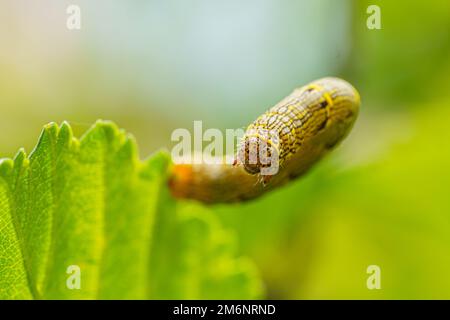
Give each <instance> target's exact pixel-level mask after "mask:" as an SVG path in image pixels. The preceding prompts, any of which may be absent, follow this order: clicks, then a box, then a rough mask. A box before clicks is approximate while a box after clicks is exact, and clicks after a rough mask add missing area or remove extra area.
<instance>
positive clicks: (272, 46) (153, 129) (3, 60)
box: [0, 0, 450, 299]
mask: <svg viewBox="0 0 450 320" xmlns="http://www.w3.org/2000/svg"><path fill="white" fill-rule="evenodd" d="M69 4H77V5H79V6H80V8H81V19H82V26H81V30H72V31H71V30H68V29H67V28H66V19H67V17H68V15H67V13H66V8H67V6H68V5H69ZM371 4H377V5H379V6H380V8H381V23H382V29H381V30H369V29H368V28H367V27H366V19H367V18H368V16H369V15H368V14H367V13H366V9H367V7H368V6H369V5H371ZM0 21H1V22H0V26H1V27H0V70H1V72H0V129H1V131H0V157H3V156H13V155H14V153H15V152H16V151H17V150H18V148H19V147H22V146H24V147H26V149H27V150H28V151H29V150H30V149H31V148H32V147H33V146H34V144H35V142H36V139H37V136H38V134H39V132H40V129H41V127H42V125H43V124H45V123H47V122H50V121H57V122H60V121H62V120H68V121H69V122H71V124H72V125H73V126H74V128H75V131H76V132H77V133H78V134H81V133H82V132H84V131H85V130H86V129H87V128H88V127H89V126H90V125H91V124H92V123H93V122H94V121H95V120H96V119H99V118H101V119H108V120H113V121H115V122H117V123H118V124H119V125H120V126H121V127H123V128H126V130H127V131H129V132H132V133H133V134H134V135H135V136H136V138H137V140H138V143H139V146H140V153H141V156H142V158H145V157H147V156H148V155H149V154H150V153H152V152H154V151H156V150H157V149H159V148H161V147H166V148H171V147H172V146H173V145H174V143H172V142H171V141H170V134H171V132H172V131H173V130H174V129H176V128H180V127H181V128H188V129H190V128H192V122H193V120H203V127H204V128H213V127H215V128H220V129H225V128H239V127H243V126H245V125H246V124H248V123H249V122H250V121H252V120H253V119H254V118H255V117H257V116H258V115H259V114H260V113H262V112H263V111H264V110H266V109H267V108H268V107H270V106H271V105H273V104H274V103H276V102H278V101H279V100H280V99H281V98H282V97H284V96H286V95H287V94H288V93H289V92H290V91H291V90H292V89H293V88H294V87H297V86H300V85H303V84H305V83H307V82H309V81H311V80H314V79H316V78H320V77H323V76H340V77H343V78H344V79H346V80H348V81H350V82H351V83H352V84H354V86H355V87H356V88H357V89H358V90H359V91H360V94H361V97H362V108H361V114H360V118H359V119H358V121H357V124H356V126H355V128H354V130H353V132H352V133H351V135H350V137H349V138H348V139H347V140H346V141H345V142H344V143H343V144H342V145H341V147H340V148H338V150H337V151H336V152H334V153H333V154H332V155H331V156H330V157H328V158H327V159H326V160H325V161H323V162H322V163H321V164H320V165H319V166H317V167H316V168H315V169H314V170H313V171H312V172H311V173H310V174H308V175H307V176H306V177H305V178H303V179H300V180H299V181H296V182H295V183H293V184H291V185H289V186H288V187H285V188H283V189H281V190H277V191H275V192H274V193H273V194H270V195H268V196H265V197H264V198H262V199H261V200H257V201H254V202H250V203H247V204H238V205H232V206H223V205H222V206H216V207H214V208H213V210H214V211H215V212H216V213H217V215H218V216H219V217H220V218H221V220H222V223H223V224H224V225H225V226H227V227H228V228H229V229H231V230H234V232H235V233H236V236H237V238H238V239H239V246H240V250H241V252H242V253H244V254H246V255H248V256H250V257H251V258H252V259H253V260H254V261H255V262H256V264H257V266H258V267H259V269H260V272H261V274H262V277H263V280H264V283H265V286H266V291H267V297H268V298H286V299H313V298H325V299H335V298H344V299H345V298H361V299H366V298H374V299H379V298H387V299H392V298H405V299H406V298H447V299H450V273H449V272H448V271H449V270H450V194H449V190H450V169H449V165H450V148H449V143H448V141H450V132H449V130H448V124H449V123H450V4H449V3H448V1H445V0H441V1H439V0H430V1H426V2H419V1H414V2H411V1H406V0H402V1H387V0H384V1H381V0H380V1H375V0H373V1H356V0H355V1H332V0H320V1H312V0H311V1H287V0H282V1H280V0H262V1H261V0H260V1H256V0H250V1H245V2H242V1H237V0H230V1H226V2H223V1H222V2H219V1H206V0H195V1H189V2H187V1H182V0H169V1H133V2H124V1H118V0H108V1H106V0H97V1H88V0H84V1H80V0H74V1H61V0H45V1H39V2H36V1H34V2H32V1H26V0H14V1H13V0H3V1H1V2H0ZM372 264H375V265H379V266H380V268H381V286H382V288H381V289H380V290H368V289H367V287H366V279H367V277H368V274H367V273H366V268H367V266H369V265H372Z"/></svg>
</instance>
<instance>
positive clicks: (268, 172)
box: [235, 127, 279, 176]
mask: <svg viewBox="0 0 450 320" xmlns="http://www.w3.org/2000/svg"><path fill="white" fill-rule="evenodd" d="M235 164H238V165H242V166H243V167H244V169H245V171H247V172H248V173H250V174H258V173H259V174H261V175H263V176H273V175H275V174H276V173H277V172H278V168H279V137H278V131H276V130H267V129H265V128H261V127H257V128H253V127H250V128H249V129H247V132H246V133H245V135H244V137H243V138H242V140H241V142H240V144H239V147H238V150H237V159H236V160H235Z"/></svg>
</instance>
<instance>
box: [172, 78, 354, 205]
mask: <svg viewBox="0 0 450 320" xmlns="http://www.w3.org/2000/svg"><path fill="white" fill-rule="evenodd" d="M359 106H360V96H359V93H358V92H357V91H356V89H355V88H354V87H353V86H352V85H351V84H349V83H348V82H346V81H344V80H342V79H339V78H332V77H328V78H322V79H319V80H316V81H313V82H311V83H309V84H307V85H305V86H303V87H301V88H297V89H295V90H294V91H293V92H292V93H291V94H290V95H289V96H287V97H286V98H284V99H283V100H282V101H281V102H279V103H278V104H276V105H275V106H274V107H272V108H271V109H269V110H268V111H267V112H265V113H264V114H262V115H261V116H260V117H258V118H257V119H256V120H255V121H254V122H253V123H251V124H250V125H249V126H248V127H247V130H246V132H245V135H244V136H243V137H242V140H241V141H240V143H239V146H238V148H237V152H236V160H235V162H234V164H233V165H231V164H213V165H211V164H176V165H174V166H173V167H172V170H171V174H170V178H169V187H170V190H171V193H172V194H173V195H174V196H175V197H176V198H189V199H196V200H199V201H202V202H204V203H210V204H212V203H224V202H225V203H226V202H239V201H246V200H250V199H254V198H256V197H259V196H261V195H263V194H265V193H267V192H268V191H270V190H272V189H274V188H278V187H279V186H282V185H284V184H286V183H287V182H289V181H290V180H293V179H295V178H297V177H299V176H301V175H303V174H304V173H305V172H307V171H308V170H309V169H310V168H311V167H312V166H313V165H314V164H315V163H317V162H318V161H319V160H320V159H321V158H322V157H323V156H325V155H326V154H327V153H329V152H330V150H332V149H333V148H334V147H336V146H337V145H338V144H339V142H341V141H342V140H343V139H344V138H345V137H346V136H347V135H348V133H349V132H350V130H351V128H352V127H353V124H354V122H355V120H356V118H357V116H358V112H359ZM274 132H275V133H276V134H275V135H273V133H274ZM274 158H275V159H276V160H277V162H276V166H275V167H276V169H277V170H276V171H275V172H270V171H269V173H268V174H267V173H266V174H264V171H265V170H267V169H270V167H271V165H272V164H273V162H271V163H268V161H267V159H274Z"/></svg>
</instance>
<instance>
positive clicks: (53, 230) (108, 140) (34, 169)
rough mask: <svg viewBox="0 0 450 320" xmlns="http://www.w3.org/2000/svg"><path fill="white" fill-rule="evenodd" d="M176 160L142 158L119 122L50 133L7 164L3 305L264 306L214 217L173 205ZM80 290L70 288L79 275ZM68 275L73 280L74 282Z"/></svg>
mask: <svg viewBox="0 0 450 320" xmlns="http://www.w3.org/2000/svg"><path fill="white" fill-rule="evenodd" d="M169 166H170V159H169V157H168V156H167V155H166V154H165V153H164V152H160V153H158V154H156V155H154V156H153V157H151V158H150V159H148V160H147V161H144V162H141V161H139V159H138V153H137V148H136V143H135V141H134V139H133V138H132V137H131V136H130V135H127V134H126V133H125V132H123V131H121V130H119V129H118V128H117V127H116V126H115V125H114V124H112V123H110V122H104V121H99V122H97V123H96V124H95V125H94V126H93V127H92V128H91V129H90V130H89V131H88V132H87V133H86V134H85V135H84V136H83V137H82V138H81V139H80V140H78V139H76V138H74V137H73V134H72V130H71V128H70V126H69V125H68V124H67V123H63V124H62V125H61V126H60V127H59V126H58V125H56V124H49V125H47V126H46V127H45V128H44V130H43V131H42V134H41V137H40V139H39V142H38V144H37V146H36V148H35V149H34V151H33V152H32V153H31V155H30V156H29V157H27V155H26V154H25V152H24V151H23V150H20V151H19V152H18V153H17V155H16V156H15V158H14V160H11V159H3V160H1V162H0V229H1V232H0V299H32V298H35V299H148V298H150V299H151V298H173V299H183V298H191V299H196V298H232V297H233V298H255V297H260V296H261V285H260V281H259V279H258V276H257V275H256V271H255V269H254V267H253V265H252V264H251V263H250V262H249V261H248V260H245V259H244V258H240V257H237V255H236V252H237V250H236V247H235V242H234V240H233V235H232V234H231V233H230V232H229V231H226V230H224V229H223V228H222V227H221V226H220V225H219V224H218V221H217V220H216V217H215V216H214V215H213V214H212V213H211V212H209V210H208V209H206V208H203V207H201V206H199V205H194V204H185V203H177V202H175V201H173V199H172V198H171V197H170V196H169V194H168V190H167V188H166V178H167V177H166V175H167V171H168V167H169ZM73 265H74V266H78V267H79V268H80V272H81V273H80V285H81V287H80V289H70V286H68V284H67V281H68V279H69V280H70V279H71V277H72V276H73V274H72V273H70V272H72V271H71V270H70V269H68V268H69V267H70V266H73ZM68 272H69V273H68Z"/></svg>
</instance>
